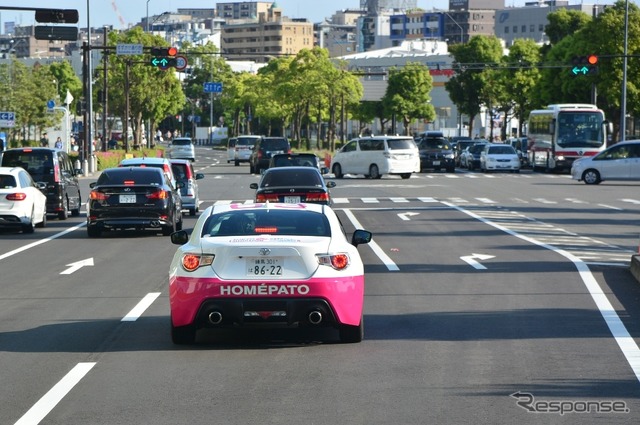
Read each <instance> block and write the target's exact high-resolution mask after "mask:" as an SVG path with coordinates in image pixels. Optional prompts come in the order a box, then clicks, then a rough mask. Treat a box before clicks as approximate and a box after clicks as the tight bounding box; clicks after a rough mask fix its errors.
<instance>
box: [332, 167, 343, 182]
mask: <svg viewBox="0 0 640 425" xmlns="http://www.w3.org/2000/svg"><path fill="white" fill-rule="evenodd" d="M332 171H333V175H334V176H336V178H337V179H341V178H342V177H343V174H342V167H341V166H340V164H334V165H333V170H332Z"/></svg>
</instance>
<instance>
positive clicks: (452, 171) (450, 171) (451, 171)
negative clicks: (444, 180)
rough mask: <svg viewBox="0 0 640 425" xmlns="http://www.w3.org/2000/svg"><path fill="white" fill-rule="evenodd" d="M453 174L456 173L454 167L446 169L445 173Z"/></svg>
mask: <svg viewBox="0 0 640 425" xmlns="http://www.w3.org/2000/svg"><path fill="white" fill-rule="evenodd" d="M455 172H456V168H455V167H449V168H447V173H455Z"/></svg>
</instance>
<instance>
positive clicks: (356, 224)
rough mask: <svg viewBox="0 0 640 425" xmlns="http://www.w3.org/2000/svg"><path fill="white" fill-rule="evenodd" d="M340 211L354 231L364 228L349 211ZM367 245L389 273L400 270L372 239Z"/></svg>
mask: <svg viewBox="0 0 640 425" xmlns="http://www.w3.org/2000/svg"><path fill="white" fill-rule="evenodd" d="M342 211H344V213H345V214H346V215H347V218H348V219H349V220H350V221H351V224H353V226H354V227H355V228H356V229H364V227H362V224H360V222H359V221H358V219H357V218H356V216H355V215H353V213H352V212H351V210H349V209H346V208H345V209H344V210H342ZM368 245H369V246H370V247H371V249H372V250H373V252H374V253H375V254H376V255H377V256H378V258H380V259H381V260H382V262H383V263H384V265H385V266H387V269H388V270H389V271H394V272H395V271H398V270H400V268H399V267H398V266H397V265H396V263H394V262H393V260H392V259H391V258H389V256H388V255H387V254H385V253H384V251H383V250H382V248H380V246H379V245H378V244H377V243H375V242H374V241H373V239H372V240H371V242H369V244H368Z"/></svg>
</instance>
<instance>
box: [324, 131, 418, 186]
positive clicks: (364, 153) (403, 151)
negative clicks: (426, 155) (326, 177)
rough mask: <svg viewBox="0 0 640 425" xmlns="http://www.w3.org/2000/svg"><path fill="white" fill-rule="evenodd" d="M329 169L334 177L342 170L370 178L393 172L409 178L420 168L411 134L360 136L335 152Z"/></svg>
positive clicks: (342, 171) (416, 147) (338, 176)
mask: <svg viewBox="0 0 640 425" xmlns="http://www.w3.org/2000/svg"><path fill="white" fill-rule="evenodd" d="M330 169H331V172H332V173H333V174H334V175H335V176H336V178H337V179H340V178H342V177H343V176H344V175H345V174H364V175H365V176H366V177H368V178H372V179H379V178H381V177H382V175H384V174H396V175H399V176H401V177H402V178H403V179H408V178H409V177H411V174H412V173H418V172H420V155H419V153H418V146H416V143H415V142H414V140H413V138H412V137H410V136H371V137H359V138H357V139H353V140H351V141H349V142H348V143H347V144H346V145H344V146H343V147H342V149H340V150H339V151H338V152H336V153H335V155H334V156H333V159H332V160H331V168H330Z"/></svg>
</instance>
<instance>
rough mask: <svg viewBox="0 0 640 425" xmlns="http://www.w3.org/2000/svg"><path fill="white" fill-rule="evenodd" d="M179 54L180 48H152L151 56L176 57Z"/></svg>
mask: <svg viewBox="0 0 640 425" xmlns="http://www.w3.org/2000/svg"><path fill="white" fill-rule="evenodd" d="M177 54H178V48H176V47H152V48H151V55H152V56H158V57H161V56H165V57H166V56H175V55H177Z"/></svg>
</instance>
